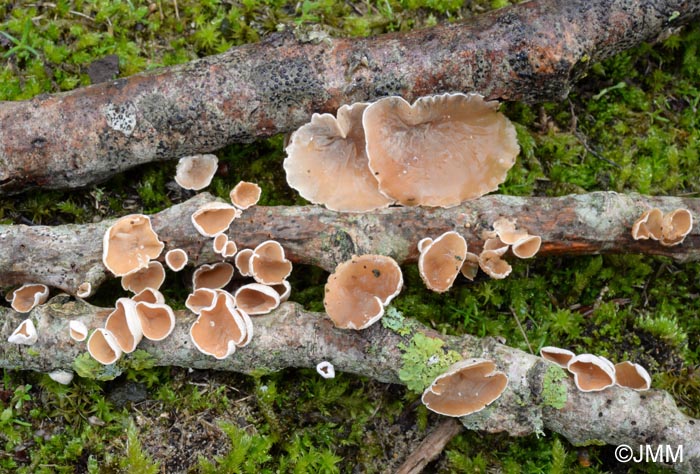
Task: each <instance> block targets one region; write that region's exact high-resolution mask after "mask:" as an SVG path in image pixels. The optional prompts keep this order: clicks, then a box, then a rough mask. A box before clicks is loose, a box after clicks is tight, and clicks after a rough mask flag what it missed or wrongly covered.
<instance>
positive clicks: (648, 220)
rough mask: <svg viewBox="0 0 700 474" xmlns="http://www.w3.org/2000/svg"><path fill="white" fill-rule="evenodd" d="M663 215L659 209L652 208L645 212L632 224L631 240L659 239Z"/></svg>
mask: <svg viewBox="0 0 700 474" xmlns="http://www.w3.org/2000/svg"><path fill="white" fill-rule="evenodd" d="M663 219H664V215H663V213H662V212H661V209H657V208H652V209H649V210H647V211H645V212H644V213H643V214H642V215H641V216H639V219H637V220H636V221H634V224H632V238H633V239H634V240H640V239H644V240H645V239H653V240H659V239H660V238H661V224H662V223H663Z"/></svg>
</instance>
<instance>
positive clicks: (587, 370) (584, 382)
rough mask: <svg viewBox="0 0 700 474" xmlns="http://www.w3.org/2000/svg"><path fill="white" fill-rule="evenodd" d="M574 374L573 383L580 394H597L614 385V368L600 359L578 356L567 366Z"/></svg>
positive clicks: (605, 360) (587, 355)
mask: <svg viewBox="0 0 700 474" xmlns="http://www.w3.org/2000/svg"><path fill="white" fill-rule="evenodd" d="M567 369H568V370H569V372H571V373H572V374H574V383H575V384H576V387H577V388H578V389H579V390H581V391H582V392H598V391H600V390H605V389H606V388H608V387H611V386H613V385H614V384H615V367H614V366H613V365H612V363H610V361H608V360H607V359H604V358H602V357H598V356H595V355H593V354H579V355H577V356H575V357H573V358H572V359H571V360H570V361H569V364H568V365H567Z"/></svg>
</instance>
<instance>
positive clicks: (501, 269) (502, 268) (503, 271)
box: [479, 247, 513, 280]
mask: <svg viewBox="0 0 700 474" xmlns="http://www.w3.org/2000/svg"><path fill="white" fill-rule="evenodd" d="M506 249H507V247H505V248H501V249H498V250H484V251H482V252H481V253H480V254H479V267H480V268H481V269H482V270H483V271H484V273H486V274H487V275H488V276H490V277H491V278H494V279H496V280H502V279H503V278H505V277H507V276H508V275H510V272H512V271H513V267H511V266H510V264H509V263H508V262H506V261H505V260H503V258H502V256H503V254H504V253H505V250H506Z"/></svg>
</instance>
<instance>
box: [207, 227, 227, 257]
mask: <svg viewBox="0 0 700 474" xmlns="http://www.w3.org/2000/svg"><path fill="white" fill-rule="evenodd" d="M226 242H228V236H227V235H226V234H225V233H223V232H221V233H220V234H216V235H215V236H214V240H212V243H211V244H212V248H213V249H214V253H218V254H220V253H221V252H223V251H224V247H226Z"/></svg>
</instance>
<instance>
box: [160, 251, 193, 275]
mask: <svg viewBox="0 0 700 474" xmlns="http://www.w3.org/2000/svg"><path fill="white" fill-rule="evenodd" d="M188 260H189V259H188V257H187V252H185V251H184V250H182V249H172V250H168V252H167V253H166V254H165V264H166V265H167V266H168V268H170V269H171V270H172V271H174V272H179V271H180V270H182V269H183V268H185V265H187V261H188Z"/></svg>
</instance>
